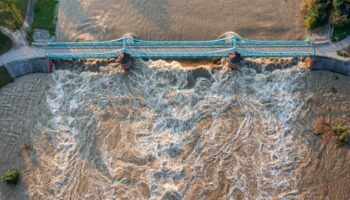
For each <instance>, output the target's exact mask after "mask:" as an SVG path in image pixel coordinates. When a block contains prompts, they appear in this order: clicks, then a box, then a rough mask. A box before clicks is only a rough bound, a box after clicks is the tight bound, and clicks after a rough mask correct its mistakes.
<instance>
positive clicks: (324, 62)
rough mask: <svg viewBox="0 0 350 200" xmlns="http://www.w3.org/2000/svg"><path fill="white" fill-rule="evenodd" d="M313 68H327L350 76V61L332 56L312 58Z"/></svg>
mask: <svg viewBox="0 0 350 200" xmlns="http://www.w3.org/2000/svg"><path fill="white" fill-rule="evenodd" d="M311 70H313V71H314V70H325V71H331V72H335V73H339V74H344V75H347V76H350V62H346V61H341V60H335V59H331V58H323V57H315V58H312V68H311Z"/></svg>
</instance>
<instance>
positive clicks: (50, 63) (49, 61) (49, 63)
mask: <svg viewBox="0 0 350 200" xmlns="http://www.w3.org/2000/svg"><path fill="white" fill-rule="evenodd" d="M47 67H48V70H47V71H48V72H49V73H52V68H53V62H52V59H49V60H48V66H47Z"/></svg>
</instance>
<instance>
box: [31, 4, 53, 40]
mask: <svg viewBox="0 0 350 200" xmlns="http://www.w3.org/2000/svg"><path fill="white" fill-rule="evenodd" d="M57 3H58V1H57V0H37V1H36V3H35V9H34V12H35V14H34V21H33V28H39V29H46V30H48V31H50V33H51V34H54V32H55V29H56V26H55V17H56V14H55V13H56V12H55V10H56V5H57Z"/></svg>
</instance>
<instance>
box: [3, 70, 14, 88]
mask: <svg viewBox="0 0 350 200" xmlns="http://www.w3.org/2000/svg"><path fill="white" fill-rule="evenodd" d="M11 82H12V78H11V76H10V74H9V73H8V72H7V70H6V68H5V67H4V66H0V88H2V87H4V86H5V85H7V84H9V83H11Z"/></svg>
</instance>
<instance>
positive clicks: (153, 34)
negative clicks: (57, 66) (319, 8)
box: [56, 0, 305, 41]
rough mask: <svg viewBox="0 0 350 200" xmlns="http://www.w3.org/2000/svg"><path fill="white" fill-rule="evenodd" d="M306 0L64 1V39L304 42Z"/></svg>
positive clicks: (60, 37)
mask: <svg viewBox="0 0 350 200" xmlns="http://www.w3.org/2000/svg"><path fill="white" fill-rule="evenodd" d="M301 2H302V0H254V1H247V0H191V1H188V0H118V1H115V0H61V1H60V6H59V7H60V9H59V15H58V26H57V33H56V34H57V37H58V40H61V41H66V40H68V41H81V40H82V41H86V40H91V41H96V40H108V39H116V38H119V37H121V36H123V34H125V33H128V32H132V33H134V34H135V35H137V36H138V37H139V38H141V39H146V40H211V39H216V38H218V37H219V36H220V35H221V34H223V33H225V32H230V31H235V32H237V33H238V34H240V35H241V36H243V37H247V38H251V39H303V37H304V34H305V30H304V28H303V20H302V19H303V16H302V14H301Z"/></svg>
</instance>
